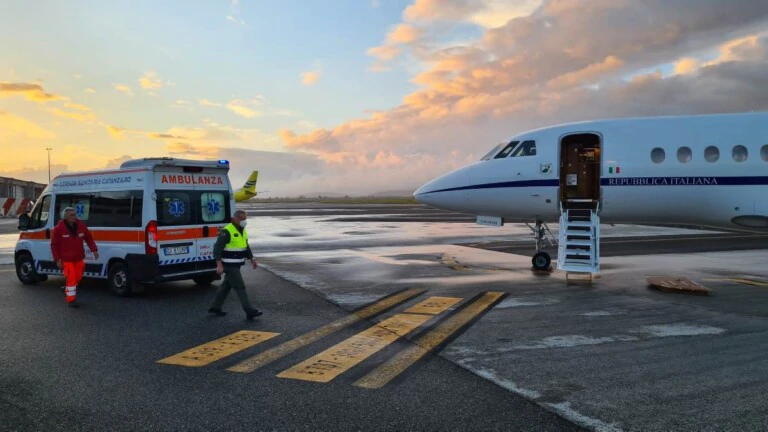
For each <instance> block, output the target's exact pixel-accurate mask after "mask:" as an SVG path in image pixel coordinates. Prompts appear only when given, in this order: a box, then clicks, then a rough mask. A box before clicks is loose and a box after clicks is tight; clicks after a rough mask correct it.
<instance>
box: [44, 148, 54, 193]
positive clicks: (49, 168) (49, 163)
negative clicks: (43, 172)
mask: <svg viewBox="0 0 768 432" xmlns="http://www.w3.org/2000/svg"><path fill="white" fill-rule="evenodd" d="M51 150H53V149H52V148H50V147H46V148H45V151H47V152H48V183H49V184H50V183H51Z"/></svg>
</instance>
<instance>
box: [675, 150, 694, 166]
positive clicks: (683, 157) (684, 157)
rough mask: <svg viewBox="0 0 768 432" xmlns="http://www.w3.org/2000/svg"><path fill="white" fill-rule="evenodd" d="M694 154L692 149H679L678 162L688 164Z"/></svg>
mask: <svg viewBox="0 0 768 432" xmlns="http://www.w3.org/2000/svg"><path fill="white" fill-rule="evenodd" d="M691 157H692V153H691V148H690V147H680V148H679V149H677V160H678V161H680V162H682V163H688V162H690V161H691Z"/></svg>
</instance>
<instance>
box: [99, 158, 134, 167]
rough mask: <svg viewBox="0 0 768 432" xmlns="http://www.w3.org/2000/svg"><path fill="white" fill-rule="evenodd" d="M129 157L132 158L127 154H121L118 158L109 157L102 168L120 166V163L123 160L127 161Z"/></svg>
mask: <svg viewBox="0 0 768 432" xmlns="http://www.w3.org/2000/svg"><path fill="white" fill-rule="evenodd" d="M131 159H133V158H132V157H131V156H128V155H122V156H120V157H118V158H114V159H110V160H109V161H108V162H107V164H106V165H104V169H112V168H120V165H122V163H123V162H126V161H129V160H131Z"/></svg>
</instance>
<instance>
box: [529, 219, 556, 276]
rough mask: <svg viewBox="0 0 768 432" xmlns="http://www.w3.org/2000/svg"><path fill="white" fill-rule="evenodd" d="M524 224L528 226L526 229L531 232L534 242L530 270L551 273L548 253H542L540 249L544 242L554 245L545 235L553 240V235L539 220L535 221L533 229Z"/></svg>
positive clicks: (550, 261) (550, 259)
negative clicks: (534, 249)
mask: <svg viewBox="0 0 768 432" xmlns="http://www.w3.org/2000/svg"><path fill="white" fill-rule="evenodd" d="M525 224H526V225H528V228H530V229H531V230H532V231H533V237H534V239H535V240H536V253H535V254H534V255H533V258H531V265H532V266H533V268H532V270H537V271H551V270H552V266H551V263H552V258H551V257H550V256H549V254H548V253H546V252H544V251H542V250H541V249H542V243H544V242H545V241H546V242H547V243H549V245H550V246H553V245H554V244H553V243H552V240H551V239H550V238H548V237H547V233H549V235H551V236H552V238H555V236H554V234H552V231H550V230H549V227H548V226H547V224H545V223H544V221H542V220H540V219H537V220H536V226H535V227H532V226H531V225H530V224H528V222H526V223H525Z"/></svg>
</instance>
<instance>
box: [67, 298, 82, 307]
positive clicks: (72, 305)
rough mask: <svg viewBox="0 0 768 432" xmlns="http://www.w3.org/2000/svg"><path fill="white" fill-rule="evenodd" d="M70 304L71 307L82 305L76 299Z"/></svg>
mask: <svg viewBox="0 0 768 432" xmlns="http://www.w3.org/2000/svg"><path fill="white" fill-rule="evenodd" d="M68 306H69V307H71V308H79V307H80V303H78V302H77V300H75V301H73V302H71V303H70V304H69V305H68Z"/></svg>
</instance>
